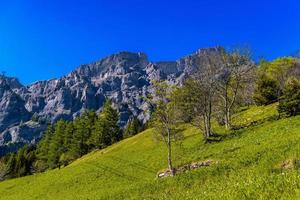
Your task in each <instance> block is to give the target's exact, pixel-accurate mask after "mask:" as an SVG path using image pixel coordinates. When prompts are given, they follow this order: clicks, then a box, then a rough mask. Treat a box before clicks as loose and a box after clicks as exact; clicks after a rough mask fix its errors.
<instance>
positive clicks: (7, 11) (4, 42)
mask: <svg viewBox="0 0 300 200" xmlns="http://www.w3.org/2000/svg"><path fill="white" fill-rule="evenodd" d="M298 2H299V0H276V1H275V0H274V1H273V0H252V1H250V0H249V1H247V0H243V1H242V0H182V1H179V0H148V1H146V0H144V1H143V0H122V1H121V0H98V1H97V0H84V1H83V0H70V1H69V0H65V1H64V0H51V1H50V0H49V1H47V0H45V1H41V0H23V1H22V0H11V1H10V0H0V70H1V71H6V72H7V74H8V75H10V76H17V77H18V78H19V79H20V80H21V82H22V83H24V84H28V83H31V82H33V81H36V80H41V79H48V78H54V77H59V76H61V75H64V74H65V73H67V72H69V71H71V70H72V69H74V68H75V67H76V66H78V65H79V64H83V63H89V62H91V61H94V60H97V59H99V58H101V57H103V56H106V55H109V54H111V53H115V52H118V51H121V50H128V51H142V52H145V53H147V54H148V56H149V59H150V60H152V61H158V60H176V59H178V58H180V57H182V56H184V55H187V54H189V53H192V52H194V51H195V50H196V49H198V48H202V47H210V46H215V45H223V46H225V47H231V46H236V45H250V46H251V48H252V50H253V52H254V56H255V57H256V58H259V57H264V58H267V59H273V58H275V57H278V56H283V55H290V54H291V53H293V52H295V51H297V50H299V49H300V3H298Z"/></svg>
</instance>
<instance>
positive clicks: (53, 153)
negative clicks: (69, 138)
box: [48, 120, 66, 168]
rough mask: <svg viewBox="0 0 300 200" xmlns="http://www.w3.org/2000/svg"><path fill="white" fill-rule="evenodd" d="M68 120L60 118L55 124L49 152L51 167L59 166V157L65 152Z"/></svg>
mask: <svg viewBox="0 0 300 200" xmlns="http://www.w3.org/2000/svg"><path fill="white" fill-rule="evenodd" d="M65 128H66V122H65V121H64V120H60V121H58V122H57V123H56V125H55V132H54V135H53V137H52V139H51V143H50V146H49V152H48V165H49V167H50V168H55V167H57V166H59V158H60V156H61V154H62V153H64V146H63V145H64V133H65Z"/></svg>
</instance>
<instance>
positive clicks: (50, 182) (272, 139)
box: [0, 104, 300, 200]
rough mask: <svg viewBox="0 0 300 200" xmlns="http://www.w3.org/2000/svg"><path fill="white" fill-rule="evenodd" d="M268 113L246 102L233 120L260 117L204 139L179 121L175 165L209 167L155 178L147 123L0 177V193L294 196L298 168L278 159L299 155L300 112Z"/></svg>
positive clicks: (159, 159) (160, 149)
mask: <svg viewBox="0 0 300 200" xmlns="http://www.w3.org/2000/svg"><path fill="white" fill-rule="evenodd" d="M274 115H277V113H276V105H275V104H274V105H270V106H267V107H251V108H249V109H247V110H245V111H243V112H241V113H239V114H238V115H236V116H235V119H234V122H235V123H236V124H238V125H241V124H242V125H247V124H251V123H252V122H254V121H259V122H263V121H265V122H264V123H258V124H256V125H254V126H250V127H248V128H245V129H241V130H239V131H236V132H234V134H233V135H234V136H232V137H225V138H224V139H223V140H222V141H220V142H214V143H208V144H204V143H203V140H202V136H201V134H200V133H199V131H198V130H197V129H196V128H194V127H192V126H190V125H186V126H185V128H186V129H185V132H184V134H185V139H184V141H182V142H181V143H178V144H176V146H175V147H174V151H175V153H174V162H175V165H176V166H180V165H183V164H186V163H190V162H193V161H200V160H207V159H212V160H215V161H218V162H219V163H218V164H216V165H213V166H210V167H205V168H200V169H197V170H194V171H191V172H188V173H184V174H180V175H178V176H176V177H174V178H166V179H156V173H157V172H158V171H159V170H161V169H164V168H166V166H167V163H166V148H165V146H164V145H163V144H162V143H158V142H156V141H155V140H154V139H153V131H154V130H153V129H149V130H147V131H145V132H143V133H141V134H139V135H137V136H135V137H132V138H129V139H126V140H124V141H121V142H119V143H118V144H115V145H113V146H111V147H108V148H106V149H104V150H101V151H95V152H92V153H90V154H88V155H86V156H84V157H83V158H81V159H79V160H77V161H75V162H74V163H72V164H71V165H69V166H68V167H65V168H62V169H60V170H58V169H56V170H51V171H48V172H45V173H42V174H36V175H33V176H28V177H23V178H19V179H13V180H8V181H4V182H1V183H0V199H5V200H11V199H15V200H19V199H22V200H23V199H24V200H26V199H30V200H31V199H39V200H42V199H51V200H52V199H57V200H59V199H72V200H73V199H297V197H298V198H300V190H299V188H300V171H298V169H296V168H291V169H282V168H281V167H280V166H281V163H283V162H284V161H285V160H288V159H291V160H294V159H297V158H298V157H300V116H298V117H293V118H288V119H281V120H278V121H274V120H268V119H270V118H272V116H274ZM231 134H232V133H231Z"/></svg>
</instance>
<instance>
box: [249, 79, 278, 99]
mask: <svg viewBox="0 0 300 200" xmlns="http://www.w3.org/2000/svg"><path fill="white" fill-rule="evenodd" d="M279 91H280V89H279V85H278V83H277V81H275V80H273V79H271V78H269V77H267V76H266V75H262V76H261V77H260V78H259V80H258V81H257V83H256V87H255V91H254V95H253V99H254V101H255V103H256V104H258V105H268V104H271V103H274V102H276V101H277V100H278V98H279V93H280V92H279Z"/></svg>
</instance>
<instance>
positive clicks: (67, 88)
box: [0, 47, 223, 155]
mask: <svg viewBox="0 0 300 200" xmlns="http://www.w3.org/2000/svg"><path fill="white" fill-rule="evenodd" d="M222 50H223V49H222V48H221V47H215V48H207V49H200V50H198V51H197V52H195V53H194V54H191V55H189V56H186V57H184V58H182V59H179V60H178V61H170V62H150V61H149V60H148V58H147V55H146V54H144V53H131V52H120V53H117V54H113V55H111V56H108V57H106V58H103V59H101V60H99V61H96V62H93V63H90V64H84V65H81V66H79V67H77V68H76V69H75V70H74V71H72V72H70V73H69V74H67V75H65V76H63V77H61V78H57V79H51V80H47V81H38V82H35V83H33V84H31V85H28V86H23V85H22V84H21V83H19V81H18V80H17V79H16V78H10V77H4V76H3V77H2V78H1V81H0V155H1V154H4V153H5V152H7V151H12V150H15V149H17V148H18V147H19V146H22V145H24V144H27V143H35V142H36V141H37V140H39V138H40V137H41V136H42V134H43V132H44V130H45V129H46V124H47V123H49V122H50V123H53V122H56V121H57V120H59V119H65V120H72V119H74V118H75V117H77V116H79V115H80V114H81V113H82V112H83V111H84V110H86V109H93V110H97V111H100V110H101V108H102V105H103V103H104V101H105V99H106V98H110V99H112V101H113V104H114V106H115V107H116V108H117V109H118V110H119V111H120V122H119V123H120V125H121V126H125V125H126V123H127V121H128V119H129V118H130V117H131V116H137V117H138V118H139V119H140V120H141V121H143V122H146V121H147V120H148V119H149V113H148V112H147V111H148V109H149V105H148V104H147V102H146V101H145V98H144V97H146V96H147V95H148V94H149V93H151V82H152V81H153V80H168V81H169V82H170V83H172V84H181V83H182V81H183V80H184V79H185V78H186V77H188V76H189V75H191V74H192V73H193V72H194V71H195V70H196V69H197V68H198V67H201V65H203V63H204V62H205V61H206V59H207V58H208V57H210V56H219V55H220V52H221V51H222Z"/></svg>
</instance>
